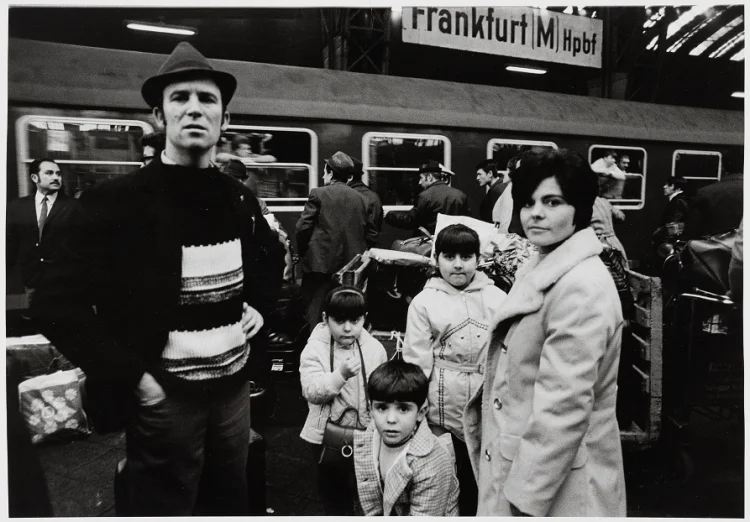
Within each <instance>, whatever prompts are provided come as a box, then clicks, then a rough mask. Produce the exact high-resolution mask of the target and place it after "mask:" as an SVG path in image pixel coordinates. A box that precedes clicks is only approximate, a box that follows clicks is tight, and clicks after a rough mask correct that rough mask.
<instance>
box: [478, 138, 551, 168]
mask: <svg viewBox="0 0 750 522" xmlns="http://www.w3.org/2000/svg"><path fill="white" fill-rule="evenodd" d="M546 149H555V150H556V149H557V144H555V143H553V142H551V141H533V140H510V139H503V138H494V139H491V140H490V141H488V142H487V159H494V160H495V161H497V164H498V166H499V168H500V169H501V170H500V172H503V173H506V172H508V168H507V166H508V162H509V161H510V160H511V159H512V158H515V157H516V156H518V155H519V154H523V153H524V152H527V151H541V150H546Z"/></svg>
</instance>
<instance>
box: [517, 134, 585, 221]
mask: <svg viewBox="0 0 750 522" xmlns="http://www.w3.org/2000/svg"><path fill="white" fill-rule="evenodd" d="M551 177H554V178H555V180H556V181H557V183H558V184H559V185H560V189H561V190H562V193H563V197H564V198H565V201H566V202H568V203H569V204H570V205H573V207H574V208H575V214H574V216H573V224H574V225H575V229H576V232H578V231H579V230H582V229H584V228H586V227H587V226H589V224H590V223H591V213H592V212H593V207H594V200H595V199H596V196H597V194H598V193H599V182H598V180H597V176H596V174H595V173H594V171H593V170H591V167H590V166H589V164H588V162H587V161H586V160H585V159H583V157H582V156H581V155H580V154H578V153H577V152H572V151H569V150H567V149H560V150H547V151H541V152H536V153H534V154H530V155H528V156H526V157H524V158H523V160H522V161H521V165H519V167H518V169H516V172H515V173H514V176H513V188H512V189H511V196H513V208H514V209H519V210H520V209H522V208H523V206H524V205H525V204H526V203H527V202H528V201H529V200H531V195H532V194H533V193H534V191H535V190H536V188H537V187H538V186H539V184H540V183H541V182H542V181H544V180H545V179H547V178H551Z"/></svg>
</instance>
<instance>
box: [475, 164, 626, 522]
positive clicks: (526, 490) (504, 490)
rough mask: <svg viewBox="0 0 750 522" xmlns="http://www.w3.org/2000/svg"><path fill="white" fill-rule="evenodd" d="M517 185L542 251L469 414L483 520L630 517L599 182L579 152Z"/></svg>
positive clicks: (518, 293)
mask: <svg viewBox="0 0 750 522" xmlns="http://www.w3.org/2000/svg"><path fill="white" fill-rule="evenodd" d="M516 181H517V183H514V186H513V200H514V205H517V206H518V207H519V208H521V211H520V212H521V223H522V225H523V228H524V231H525V232H526V235H527V237H528V239H529V240H530V241H531V242H532V243H533V244H535V245H536V246H537V247H538V248H539V254H538V255H537V256H536V257H534V258H532V259H531V260H530V261H529V262H528V263H527V264H526V265H524V267H522V268H521V269H520V270H519V273H518V274H517V279H516V283H515V284H514V286H513V288H512V289H511V291H510V294H509V295H508V297H507V298H506V299H505V301H504V302H503V304H502V305H501V307H500V310H499V311H498V312H497V314H496V315H495V317H494V321H493V334H492V340H491V342H490V347H489V349H488V353H487V361H486V370H485V374H484V382H483V384H482V387H481V388H480V389H479V390H478V392H477V393H476V394H475V395H474V396H473V397H472V399H471V400H470V402H469V404H468V405H467V407H466V410H465V411H464V418H463V419H464V420H463V422H464V431H465V436H466V444H467V447H468V450H469V455H470V457H471V460H472V465H473V468H474V472H475V474H476V476H477V486H478V488H479V506H478V511H477V514H478V515H505V516H509V515H521V514H527V515H533V516H625V514H626V512H625V481H624V473H623V464H622V449H621V445H620V430H619V427H618V424H617V418H616V416H615V404H616V399H617V370H618V362H619V357H620V341H621V331H622V326H623V318H622V310H621V307H620V301H619V299H618V296H617V290H616V288H615V285H614V282H613V281H612V278H611V276H610V275H609V273H608V271H607V269H606V267H605V266H604V264H603V263H602V261H601V260H600V259H599V257H598V255H599V253H600V252H601V249H602V246H601V244H600V242H599V240H598V239H597V237H596V235H595V234H594V231H593V230H592V229H591V228H589V227H588V225H589V222H590V220H591V210H592V206H593V203H594V198H595V197H596V194H597V180H596V175H595V174H594V173H593V172H592V171H591V169H590V168H589V166H588V164H587V163H586V162H585V160H584V159H583V158H582V157H580V156H579V155H578V154H575V153H571V152H568V151H565V150H560V151H549V152H542V153H539V154H537V155H534V156H533V157H531V158H528V159H524V162H523V164H522V165H521V167H519V171H518V172H517V176H516Z"/></svg>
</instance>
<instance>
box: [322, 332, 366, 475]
mask: <svg viewBox="0 0 750 522" xmlns="http://www.w3.org/2000/svg"><path fill="white" fill-rule="evenodd" d="M356 343H357V350H358V351H359V359H360V361H361V363H362V369H361V372H362V381H363V383H364V388H365V404H366V405H367V406H366V407H367V410H368V411H369V410H370V396H369V394H368V393H367V372H366V370H365V358H364V356H363V355H362V347H361V346H360V345H359V341H356ZM331 372H333V337H331ZM332 405H333V401H331V403H330V405H329V408H330V406H332ZM350 412H354V415H355V419H356V423H355V424H354V425H349V424H344V422H345V418H346V416H347V414H349V413H350ZM365 429H367V427H366V426H362V425H361V424H360V422H359V411H358V410H357V408H352V407H351V406H350V407H348V408H346V409H344V411H343V412H341V415H339V418H338V419H336V420H333V419H332V418H331V411H330V409H329V410H328V420H327V421H326V426H325V429H324V430H323V449H322V450H321V452H320V460H319V461H318V463H320V464H325V463H328V464H334V463H344V462H347V461H348V459H350V458H351V456H352V455H353V454H354V431H355V430H358V431H364V430H365Z"/></svg>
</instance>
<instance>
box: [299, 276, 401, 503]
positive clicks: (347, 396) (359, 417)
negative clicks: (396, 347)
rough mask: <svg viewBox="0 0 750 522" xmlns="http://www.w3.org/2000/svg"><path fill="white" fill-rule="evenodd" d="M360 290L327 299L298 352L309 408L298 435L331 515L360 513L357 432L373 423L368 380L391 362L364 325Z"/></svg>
mask: <svg viewBox="0 0 750 522" xmlns="http://www.w3.org/2000/svg"><path fill="white" fill-rule="evenodd" d="M366 315H367V305H366V302H365V296H364V294H363V293H362V291H361V290H359V289H358V288H356V287H353V286H342V287H339V288H335V289H334V290H331V291H330V292H329V293H328V295H327V296H326V298H325V300H324V303H323V313H322V318H323V322H321V323H318V325H317V326H316V327H315V329H314V330H313V331H312V333H311V334H310V338H309V339H308V341H307V345H306V346H305V348H304V349H303V350H302V354H301V356H300V383H301V387H302V395H303V396H304V398H305V400H307V402H308V408H309V412H308V414H307V419H306V420H305V425H304V427H303V428H302V432H301V433H300V437H301V438H302V439H304V440H306V441H307V442H309V443H310V452H311V453H310V454H311V457H312V459H313V461H314V462H315V463H316V469H317V473H318V494H319V496H320V499H321V501H322V503H323V507H324V509H325V514H326V515H328V516H337V515H338V516H352V515H355V514H361V513H360V509H359V507H358V506H359V502H358V500H357V483H356V479H355V475H354V459H353V458H352V455H353V453H354V450H353V447H354V444H353V439H354V431H356V430H357V429H364V427H365V426H367V425H368V424H369V422H370V410H369V404H368V400H367V399H368V391H367V380H368V378H369V374H370V373H371V372H372V371H373V370H374V369H375V368H377V367H378V366H379V365H380V364H382V363H384V362H385V361H386V360H387V358H388V357H387V355H386V352H385V348H383V345H382V344H380V341H378V340H377V339H375V338H374V337H372V336H371V335H370V334H369V333H368V332H367V331H366V330H364V329H363V326H364V323H365V317H366Z"/></svg>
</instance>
